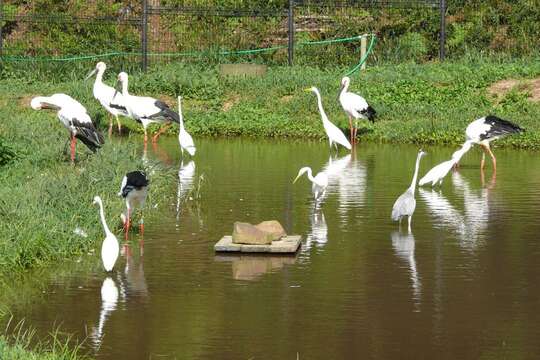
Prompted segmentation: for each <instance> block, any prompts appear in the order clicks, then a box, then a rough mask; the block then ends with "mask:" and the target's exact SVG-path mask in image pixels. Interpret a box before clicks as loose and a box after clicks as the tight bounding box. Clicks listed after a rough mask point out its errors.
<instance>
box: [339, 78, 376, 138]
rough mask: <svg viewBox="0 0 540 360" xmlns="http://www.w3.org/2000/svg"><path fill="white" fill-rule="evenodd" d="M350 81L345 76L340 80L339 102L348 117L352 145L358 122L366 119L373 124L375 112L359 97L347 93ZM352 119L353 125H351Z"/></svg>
mask: <svg viewBox="0 0 540 360" xmlns="http://www.w3.org/2000/svg"><path fill="white" fill-rule="evenodd" d="M350 83H351V79H349V77H347V76H345V77H343V79H341V88H340V90H339V102H340V104H341V107H342V108H343V110H345V112H346V113H347V116H348V117H349V128H350V131H351V142H352V143H353V144H354V142H355V141H356V131H357V130H358V120H359V119H367V120H369V121H371V122H375V115H376V113H377V112H376V111H375V109H373V108H372V107H371V106H370V105H369V104H368V103H367V101H366V99H364V98H363V97H361V96H360V95H357V94H355V93H352V92H348V91H347V90H348V89H349V84H350ZM353 119H354V124H353Z"/></svg>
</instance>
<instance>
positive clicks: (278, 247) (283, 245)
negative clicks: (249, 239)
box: [214, 235, 302, 253]
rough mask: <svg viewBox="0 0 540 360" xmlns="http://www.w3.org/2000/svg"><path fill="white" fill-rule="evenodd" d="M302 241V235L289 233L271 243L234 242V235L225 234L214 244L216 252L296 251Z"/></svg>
mask: <svg viewBox="0 0 540 360" xmlns="http://www.w3.org/2000/svg"><path fill="white" fill-rule="evenodd" d="M301 242H302V237H301V236H300V235H288V236H285V237H283V238H282V239H281V240H277V241H272V244H270V245H247V244H234V243H233V242H232V236H230V235H225V236H224V237H222V238H221V240H219V241H218V242H217V243H216V245H214V250H215V251H216V252H244V253H295V252H296V251H297V250H298V248H299V247H300V243H301Z"/></svg>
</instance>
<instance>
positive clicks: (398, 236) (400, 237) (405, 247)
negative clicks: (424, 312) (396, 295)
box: [391, 231, 422, 311]
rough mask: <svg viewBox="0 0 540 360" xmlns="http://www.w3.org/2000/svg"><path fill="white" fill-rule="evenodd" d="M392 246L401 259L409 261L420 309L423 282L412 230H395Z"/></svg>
mask: <svg viewBox="0 0 540 360" xmlns="http://www.w3.org/2000/svg"><path fill="white" fill-rule="evenodd" d="M391 236H392V247H393V248H394V252H395V254H396V255H397V257H399V258H400V259H402V260H404V261H406V262H407V265H408V266H409V274H410V277H411V282H412V290H413V300H414V302H415V307H416V310H417V311H420V308H419V307H420V303H421V296H422V283H421V282H420V276H419V275H418V270H417V268H416V259H415V257H414V248H415V241H414V235H413V234H412V232H408V233H405V232H400V231H394V232H393V233H392V234H391Z"/></svg>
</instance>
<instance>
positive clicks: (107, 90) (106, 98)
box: [85, 61, 129, 137]
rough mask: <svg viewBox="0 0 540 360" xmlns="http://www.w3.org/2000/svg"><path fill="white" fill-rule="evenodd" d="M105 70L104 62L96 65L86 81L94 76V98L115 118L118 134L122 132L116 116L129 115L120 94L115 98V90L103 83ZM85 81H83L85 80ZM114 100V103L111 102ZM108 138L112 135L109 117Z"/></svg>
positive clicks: (111, 122)
mask: <svg viewBox="0 0 540 360" xmlns="http://www.w3.org/2000/svg"><path fill="white" fill-rule="evenodd" d="M106 69H107V65H105V63H104V62H102V61H100V62H98V63H97V64H96V68H95V69H94V70H92V71H91V72H90V73H89V74H88V76H86V79H89V78H90V77H92V76H93V75H94V74H96V81H95V82H94V88H93V93H94V98H96V100H97V101H99V103H100V104H101V106H103V107H104V108H105V110H107V112H109V114H110V115H112V116H114V117H115V118H116V123H117V124H118V132H120V131H121V130H122V125H121V124H120V120H119V119H118V116H119V115H121V116H126V117H129V114H128V112H127V109H126V107H125V105H124V103H123V96H122V94H117V95H116V96H115V89H114V88H113V87H112V86H109V85H107V84H105V83H104V82H103V73H104V72H105V70H106ZM86 79H85V80H86ZM113 98H114V101H113ZM109 120H110V121H109V137H110V136H111V133H112V126H113V120H112V117H110V116H109Z"/></svg>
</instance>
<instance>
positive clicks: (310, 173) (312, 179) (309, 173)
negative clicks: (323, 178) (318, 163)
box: [306, 168, 315, 182]
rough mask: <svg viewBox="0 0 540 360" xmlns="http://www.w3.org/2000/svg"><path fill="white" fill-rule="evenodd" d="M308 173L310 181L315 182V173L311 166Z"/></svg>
mask: <svg viewBox="0 0 540 360" xmlns="http://www.w3.org/2000/svg"><path fill="white" fill-rule="evenodd" d="M306 173H307V177H308V179H309V181H311V182H315V178H314V177H313V173H312V172H311V168H307V170H306Z"/></svg>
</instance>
